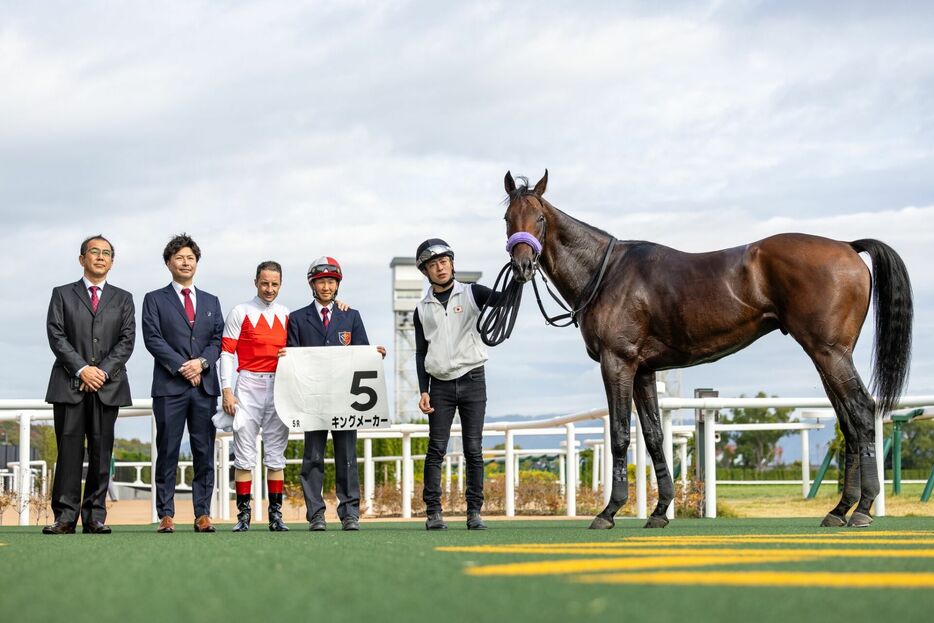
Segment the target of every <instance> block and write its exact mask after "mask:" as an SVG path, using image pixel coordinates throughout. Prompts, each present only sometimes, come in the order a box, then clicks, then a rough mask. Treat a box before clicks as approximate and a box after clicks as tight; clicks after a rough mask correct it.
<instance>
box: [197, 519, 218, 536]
mask: <svg viewBox="0 0 934 623" xmlns="http://www.w3.org/2000/svg"><path fill="white" fill-rule="evenodd" d="M214 531H215V530H214V524H212V523H211V518H210V517H209V516H208V515H200V516H199V517H198V518H197V519H195V532H214Z"/></svg>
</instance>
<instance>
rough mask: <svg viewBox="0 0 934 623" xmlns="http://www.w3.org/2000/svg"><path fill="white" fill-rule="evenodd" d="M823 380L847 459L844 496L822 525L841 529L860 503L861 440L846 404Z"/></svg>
mask: <svg viewBox="0 0 934 623" xmlns="http://www.w3.org/2000/svg"><path fill="white" fill-rule="evenodd" d="M821 379H822V380H823V382H824V389H825V391H826V392H827V396H828V397H829V398H830V403H831V404H832V405H833V408H834V411H835V412H836V413H837V421H838V422H839V423H840V431H841V432H842V433H843V440H844V443H845V449H844V457H845V459H844V464H843V465H841V466H840V467H841V468H842V469H843V494H842V495H841V496H840V502H839V503H837V505H836V506H835V507H834V508H833V510H831V511H830V512H829V513H827V515H826V516H825V517H824V520H823V521H821V524H820V525H821V526H822V527H824V528H839V527H840V526H845V525H846V516H847V513H849V512H850V509H851V508H853V505H854V504H856V503H857V502H858V501H859V496H860V487H859V440H858V438H857V436H856V431H855V430H854V429H853V425H852V423H851V422H850V414H849V413H847V411H846V408H845V406H844V403H843V402H842V401H841V400H840V399H839V398H837V396H836V394H835V393H834V391H833V390H832V389H831V386H830V385H829V384H828V382H827V379H826V378H824V375H823V374H821Z"/></svg>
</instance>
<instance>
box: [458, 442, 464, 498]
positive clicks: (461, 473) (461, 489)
mask: <svg viewBox="0 0 934 623" xmlns="http://www.w3.org/2000/svg"><path fill="white" fill-rule="evenodd" d="M457 491H458V492H459V493H463V492H464V452H463V451H461V453H460V454H459V455H458V456H457Z"/></svg>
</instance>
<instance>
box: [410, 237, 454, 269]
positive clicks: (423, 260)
mask: <svg viewBox="0 0 934 623" xmlns="http://www.w3.org/2000/svg"><path fill="white" fill-rule="evenodd" d="M445 255H446V256H448V257H449V258H451V260H452V261H453V260H454V250H453V249H452V248H451V247H450V246H449V245H448V243H446V242H445V241H444V240H442V239H441V238H429V239H428V240H426V241H425V242H423V243H421V244H420V245H418V250H417V251H415V265H416V266H417V267H418V269H419V270H421V271H424V270H425V264H427V263H428V262H430V261H431V260H433V259H435V258H436V257H442V256H445Z"/></svg>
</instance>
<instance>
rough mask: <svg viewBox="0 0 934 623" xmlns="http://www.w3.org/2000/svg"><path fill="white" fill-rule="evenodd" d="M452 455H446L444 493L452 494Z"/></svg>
mask: <svg viewBox="0 0 934 623" xmlns="http://www.w3.org/2000/svg"><path fill="white" fill-rule="evenodd" d="M451 462H452V460H451V454H450V453H447V454H445V455H444V491H445V493H450V492H451Z"/></svg>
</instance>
